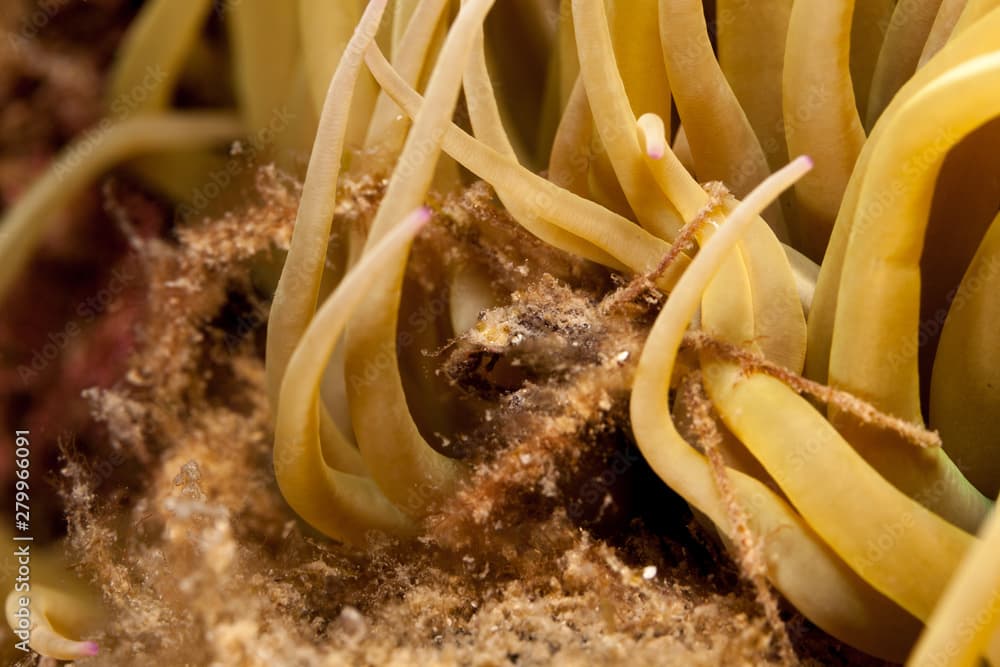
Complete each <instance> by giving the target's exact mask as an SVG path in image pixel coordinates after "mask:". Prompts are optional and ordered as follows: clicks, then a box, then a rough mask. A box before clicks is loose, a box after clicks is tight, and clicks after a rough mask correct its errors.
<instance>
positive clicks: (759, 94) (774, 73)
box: [716, 0, 792, 219]
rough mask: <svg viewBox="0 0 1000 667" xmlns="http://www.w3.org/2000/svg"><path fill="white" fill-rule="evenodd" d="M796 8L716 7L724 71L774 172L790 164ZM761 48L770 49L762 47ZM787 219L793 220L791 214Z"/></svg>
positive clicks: (778, 4)
mask: <svg viewBox="0 0 1000 667" xmlns="http://www.w3.org/2000/svg"><path fill="white" fill-rule="evenodd" d="M791 9H792V0H764V1H763V2H760V1H759V0H758V2H752V3H751V2H744V1H743V0H718V2H717V3H716V24H717V25H718V31H719V44H718V52H719V66H720V67H721V68H722V71H723V73H724V74H725V75H726V80H727V81H728V82H729V85H730V86H731V87H732V89H733V94H734V95H735V96H736V99H737V100H738V101H739V103H740V106H741V107H742V108H743V111H744V112H745V113H746V117H747V121H749V123H750V126H751V127H752V128H753V130H754V133H755V134H756V135H757V139H758V140H759V141H760V145H761V148H763V149H764V154H765V155H766V156H767V162H768V165H769V166H770V167H771V168H772V169H778V168H780V167H781V166H782V165H784V164H785V163H786V162H788V148H787V146H786V144H785V126H784V121H783V120H782V108H781V79H782V72H783V71H784V64H785V39H786V36H787V35H788V19H789V16H790V14H791ZM761 44H767V48H766V49H762V48H760V46H761ZM785 217H786V219H787V218H788V217H789V216H788V214H787V213H786V214H785Z"/></svg>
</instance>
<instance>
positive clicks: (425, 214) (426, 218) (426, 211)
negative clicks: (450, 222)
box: [413, 206, 434, 227]
mask: <svg viewBox="0 0 1000 667" xmlns="http://www.w3.org/2000/svg"><path fill="white" fill-rule="evenodd" d="M432 217H434V211H432V210H431V209H430V207H429V206H421V207H420V208H419V209H417V211H416V213H415V214H414V216H413V224H415V225H419V226H421V227H423V226H424V225H426V224H427V223H428V222H430V221H431V218H432Z"/></svg>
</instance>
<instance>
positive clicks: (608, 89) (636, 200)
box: [573, 0, 682, 241]
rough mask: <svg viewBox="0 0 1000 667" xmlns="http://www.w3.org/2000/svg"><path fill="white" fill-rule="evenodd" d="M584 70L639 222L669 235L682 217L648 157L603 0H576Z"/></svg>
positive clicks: (600, 129)
mask: <svg viewBox="0 0 1000 667" xmlns="http://www.w3.org/2000/svg"><path fill="white" fill-rule="evenodd" d="M573 21H574V27H575V29H576V33H577V45H578V49H579V57H580V73H581V77H582V78H583V82H584V85H585V86H586V89H587V99H588V100H589V102H590V108H591V112H592V113H593V115H594V127H595V128H596V129H597V134H598V135H599V136H600V138H601V141H602V143H603V144H604V147H605V148H606V149H607V152H608V157H609V158H610V160H611V165H612V166H613V168H614V171H615V174H616V176H617V180H618V182H619V183H620V184H621V187H622V191H623V192H624V193H625V196H626V198H627V199H628V203H629V206H630V207H631V208H632V210H633V211H634V212H635V215H636V217H637V219H638V220H639V224H640V225H642V226H643V227H644V228H646V229H647V230H649V231H650V232H652V233H653V234H656V235H657V236H659V237H660V238H662V239H664V240H666V241H670V240H672V239H673V238H674V236H676V235H677V233H678V232H679V231H680V228H681V227H682V222H681V220H680V216H679V215H678V214H677V211H675V210H674V209H673V207H672V206H671V205H670V203H669V202H667V201H666V200H664V199H663V197H662V196H660V194H659V192H658V191H657V190H656V188H655V185H654V183H653V179H652V177H651V176H650V174H649V171H648V170H647V169H646V166H645V164H644V162H643V158H642V151H641V150H640V149H639V140H638V137H637V136H636V133H635V114H634V113H633V112H632V108H631V105H630V104H629V99H628V95H627V93H626V91H625V85H624V83H623V82H622V79H621V76H620V75H619V72H618V69H617V64H616V61H615V54H614V48H613V46H612V43H611V32H610V28H609V26H608V20H607V15H606V14H605V10H604V4H603V2H601V0H573Z"/></svg>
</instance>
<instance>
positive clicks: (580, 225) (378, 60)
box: [365, 45, 684, 290]
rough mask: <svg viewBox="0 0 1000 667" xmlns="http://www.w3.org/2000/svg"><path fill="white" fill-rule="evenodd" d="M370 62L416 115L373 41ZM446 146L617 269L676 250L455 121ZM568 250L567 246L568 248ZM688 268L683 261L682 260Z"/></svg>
mask: <svg viewBox="0 0 1000 667" xmlns="http://www.w3.org/2000/svg"><path fill="white" fill-rule="evenodd" d="M365 57H366V62H367V63H368V67H369V68H370V69H371V71H372V74H374V75H375V79H376V81H378V83H379V85H380V86H382V88H383V89H384V90H385V91H386V92H388V93H389V94H390V95H391V96H392V98H393V99H394V100H395V101H396V102H397V103H398V104H399V105H400V107H401V108H402V109H403V111H404V113H406V114H407V115H408V116H409V117H411V118H413V117H415V116H416V115H417V113H419V111H420V110H421V108H422V107H423V105H424V104H425V102H424V101H423V99H422V98H421V97H420V95H419V94H417V92H416V91H414V90H413V89H412V88H410V87H408V86H407V85H406V83H405V82H404V81H403V80H402V79H401V78H400V77H399V75H398V74H396V72H395V71H394V70H393V68H392V66H391V65H390V64H389V63H388V61H386V59H385V56H383V55H382V53H381V51H379V50H378V48H377V47H376V46H375V45H373V46H372V47H370V48H369V49H368V52H367V54H366V56H365ZM442 145H443V147H444V150H445V151H446V152H447V153H448V154H449V155H451V156H452V157H453V158H455V160H457V161H458V162H459V163H460V164H461V165H463V166H464V167H465V168H466V169H468V170H469V171H471V172H473V173H474V174H476V175H477V176H478V177H479V178H481V179H482V180H484V181H486V182H487V183H490V184H491V185H493V187H495V188H498V189H501V190H504V191H505V192H508V193H510V195H511V196H512V197H516V198H518V199H520V200H521V201H522V202H524V204H523V205H524V206H525V207H528V208H531V210H532V211H533V212H534V214H535V215H537V216H539V217H540V218H542V219H544V220H547V221H549V222H551V223H552V224H554V225H556V226H558V227H561V228H562V229H564V230H566V231H567V232H569V233H571V234H574V235H576V236H578V237H580V238H581V239H583V240H585V241H587V242H588V243H590V244H592V245H593V246H594V247H596V248H598V249H600V250H602V251H603V252H605V253H607V254H608V255H609V256H610V257H611V258H612V259H613V261H614V264H609V265H608V266H610V267H611V268H615V267H617V266H624V267H626V268H627V269H628V270H629V271H631V272H633V273H636V274H646V273H649V272H650V271H652V270H653V269H654V268H655V267H656V266H657V265H658V264H659V263H660V260H661V258H662V257H664V256H665V255H666V254H667V252H668V251H669V250H670V245H669V244H668V243H666V242H665V241H663V240H662V239H659V238H657V237H656V236H653V235H652V234H650V233H649V232H647V231H645V230H644V229H642V228H641V227H639V226H638V225H636V224H634V223H633V222H631V221H629V220H627V219H625V218H623V217H621V216H619V215H616V214H615V213H612V212H611V211H609V210H607V209H605V208H603V207H602V206H600V205H598V204H596V203H594V202H592V201H590V200H588V199H584V198H582V197H579V196H577V195H575V194H573V193H572V192H569V191H567V190H564V189H562V188H560V187H558V186H556V185H555V184H553V183H551V182H550V181H548V180H546V179H544V178H542V177H541V176H538V175H537V174H535V173H533V172H531V171H530V170H528V169H525V168H524V167H523V166H522V165H520V164H518V163H517V161H516V160H512V159H509V158H506V157H504V156H503V155H501V154H500V153H497V152H496V151H495V150H493V149H491V148H490V147H489V146H486V145H485V144H483V143H481V142H479V141H477V140H476V139H474V138H473V137H470V136H469V135H468V134H467V133H465V132H464V131H463V130H461V129H459V128H458V127H456V126H455V125H454V124H452V125H449V126H448V127H447V128H446V129H445V131H444V137H443V142H442ZM563 249H566V248H563ZM677 264H678V265H680V266H681V267H682V266H683V264H684V263H683V262H678V263H677ZM678 274H679V270H674V269H671V270H670V271H668V272H667V273H665V274H664V275H663V276H661V277H660V278H659V279H658V280H657V285H658V286H659V287H661V288H663V289H664V290H669V289H670V286H672V285H673V284H674V282H675V281H676V280H677V276H678Z"/></svg>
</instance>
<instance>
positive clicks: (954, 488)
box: [829, 53, 1000, 530]
mask: <svg viewBox="0 0 1000 667" xmlns="http://www.w3.org/2000/svg"><path fill="white" fill-rule="evenodd" d="M956 99H961V100H963V104H961V105H955V104H953V101H954V100H956ZM997 115H1000V54H996V53H993V54H990V55H985V56H980V57H978V58H975V59H973V60H970V61H968V62H965V63H963V64H961V65H959V66H957V67H955V68H953V69H951V70H949V71H948V72H946V73H945V74H943V75H942V76H941V77H939V78H937V79H935V80H934V81H933V82H932V83H930V84H929V85H927V86H925V87H924V88H922V89H921V90H920V91H919V92H918V93H917V94H916V95H914V97H913V98H912V99H911V100H909V101H908V102H907V103H906V104H905V106H904V107H903V108H902V109H901V110H900V112H899V113H898V114H897V115H896V117H894V118H893V119H892V121H891V122H892V124H893V128H892V129H890V131H889V132H888V133H887V134H886V135H885V137H884V139H883V141H882V142H881V143H880V145H879V146H878V147H877V148H876V149H875V151H874V153H873V155H872V159H871V164H870V166H869V170H868V174H867V178H866V179H865V183H864V186H863V187H862V192H861V199H860V203H859V211H860V212H861V213H862V215H861V217H860V218H859V219H858V220H856V221H855V224H854V225H853V227H852V230H851V235H850V239H849V241H848V247H847V253H846V255H845V258H844V271H843V276H842V280H841V285H840V290H839V295H838V298H837V314H836V319H835V323H834V328H833V336H832V345H831V351H830V367H829V377H830V384H831V385H833V386H836V387H837V388H841V389H844V390H846V391H849V392H851V393H853V394H855V395H857V396H860V397H863V398H865V399H866V400H869V401H871V402H872V403H874V404H875V405H876V406H877V407H878V408H879V409H881V410H883V411H884V412H888V413H891V414H894V415H896V416H898V417H901V418H903V419H906V420H909V421H913V422H915V423H921V422H922V419H923V417H922V413H921V404H920V386H919V377H918V375H919V373H918V364H917V349H918V347H919V346H918V345H917V344H916V343H917V337H918V329H919V325H920V298H919V297H920V289H921V287H920V283H921V276H920V258H921V254H922V252H923V245H924V243H923V242H924V235H925V230H926V227H927V220H928V216H929V213H930V206H931V200H932V197H933V194H934V185H935V182H936V179H937V175H938V172H939V171H940V168H941V165H942V163H943V161H944V158H945V155H946V154H947V152H948V150H950V149H951V147H952V146H954V145H955V144H956V143H957V142H958V141H959V140H960V139H961V138H962V137H964V136H965V135H967V134H968V133H970V132H971V131H973V130H974V129H975V128H977V127H978V126H980V125H982V124H983V123H984V122H986V121H987V120H990V119H991V118H993V117H996V116H997ZM890 193H891V200H892V205H891V212H890V211H887V210H885V209H884V207H883V208H876V207H875V205H874V202H878V201H882V200H884V198H885V197H886V195H887V194H890ZM873 269H874V270H873ZM862 274H864V275H862ZM873 311H874V312H878V313H880V316H879V317H878V318H877V322H875V321H873V318H871V317H870V313H871V312H873ZM846 327H849V328H850V333H848V330H847V328H846ZM832 416H833V418H834V419H835V421H837V423H838V426H841V427H848V428H849V427H850V425H846V424H843V423H842V421H838V420H837V419H836V415H835V414H834V415H832ZM855 430H856V429H853V428H852V429H851V431H852V433H851V437H850V440H851V442H852V443H853V444H854V445H855V447H857V448H858V449H859V451H861V452H862V454H863V455H864V456H865V458H866V459H868V460H869V461H870V462H871V463H872V465H873V466H875V467H876V468H877V469H878V470H879V471H880V472H882V474H883V475H885V476H886V477H887V478H888V479H890V480H891V481H892V482H893V483H895V484H896V485H897V486H898V487H899V488H900V489H901V490H903V491H904V492H906V493H908V494H910V495H911V496H917V495H920V496H922V497H924V499H925V502H926V503H927V505H928V507H931V508H932V509H934V510H935V511H937V512H939V513H940V514H941V515H942V516H944V517H945V518H947V519H949V520H951V521H952V522H954V523H955V524H957V525H959V526H962V527H963V528H965V529H966V530H975V529H976V527H977V526H978V525H979V522H980V521H982V519H983V518H984V516H985V514H986V512H987V511H988V510H989V508H990V502H989V500H988V499H987V498H985V497H983V496H982V495H981V494H980V493H979V492H978V491H977V490H976V489H975V488H974V487H973V486H972V485H971V484H969V483H968V481H967V480H966V479H965V478H964V477H963V476H962V474H961V472H960V471H959V470H958V468H957V467H956V466H955V464H954V463H952V461H951V459H949V458H948V456H947V455H946V454H945V453H944V452H943V451H938V452H936V453H935V455H924V454H914V452H912V451H911V450H908V449H906V448H905V447H900V446H895V445H894V444H892V443H886V442H882V441H881V440H879V439H876V438H873V437H861V433H858V436H857V437H856V436H855V435H854V433H853V431H855ZM931 489H934V491H933V492H932V493H929V490H931Z"/></svg>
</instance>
